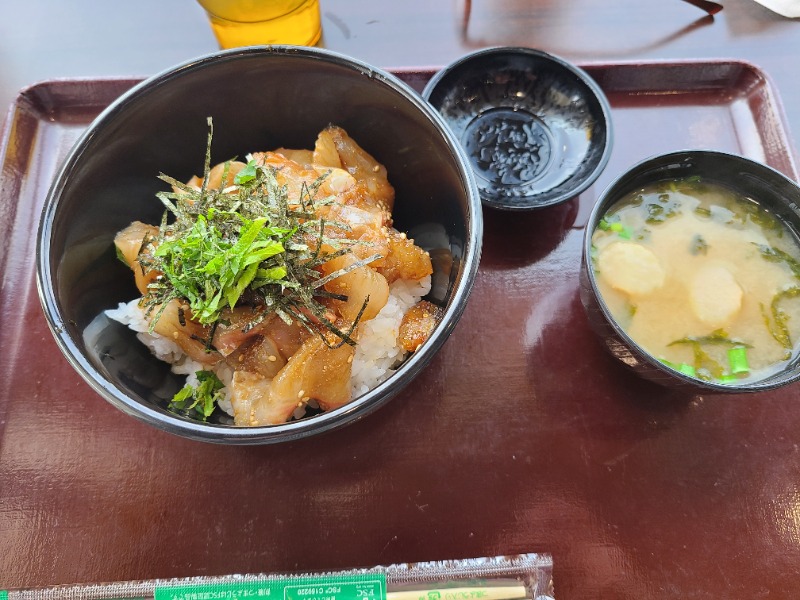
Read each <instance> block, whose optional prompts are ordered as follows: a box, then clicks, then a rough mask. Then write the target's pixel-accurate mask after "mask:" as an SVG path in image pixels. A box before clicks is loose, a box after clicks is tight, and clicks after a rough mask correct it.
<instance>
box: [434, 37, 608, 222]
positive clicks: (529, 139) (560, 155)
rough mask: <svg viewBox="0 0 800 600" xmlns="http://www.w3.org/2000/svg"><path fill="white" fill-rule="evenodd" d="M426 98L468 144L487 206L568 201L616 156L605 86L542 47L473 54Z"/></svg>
mask: <svg viewBox="0 0 800 600" xmlns="http://www.w3.org/2000/svg"><path fill="white" fill-rule="evenodd" d="M423 96H424V97H425V98H426V99H427V100H428V102H430V103H431V104H432V105H433V106H434V107H435V108H436V110H438V111H439V112H440V113H441V115H442V116H443V117H444V119H445V121H446V122H447V124H448V125H449V127H450V128H451V129H452V130H453V133H454V134H455V136H456V137H457V138H458V140H459V141H460V142H461V144H462V146H463V147H464V149H465V151H466V153H467V156H468V157H469V160H470V162H471V164H472V168H473V170H474V171H475V175H476V179H477V182H478V188H479V189H480V193H481V200H482V201H483V203H484V205H486V206H490V207H494V208H500V209H504V210H530V209H535V208H542V207H546V206H551V205H554V204H558V203H561V202H565V201H567V200H569V199H571V198H574V197H575V196H577V195H579V194H580V193H581V192H583V191H584V190H585V189H586V188H588V187H589V186H590V185H591V184H592V183H593V182H594V181H595V180H596V179H597V177H598V176H599V175H600V173H601V172H602V171H603V169H604V168H605V166H606V163H607V162H608V158H609V156H610V153H611V142H612V123H611V111H610V108H609V105H608V100H607V99H606V97H605V95H604V94H603V91H602V90H601V89H600V86H598V85H597V83H596V82H595V81H594V80H592V78H591V77H590V76H589V75H588V74H587V73H586V72H585V71H583V70H582V69H580V68H579V67H577V66H576V65H574V64H572V63H570V62H568V61H566V60H564V59H563V58H560V57H558V56H554V55H552V54H548V53H547V52H543V51H541V50H536V49H533V48H518V47H500V48H489V49H484V50H479V51H477V52H473V53H471V54H467V55H465V56H463V57H462V58H460V59H458V60H456V61H455V62H453V63H452V64H450V65H448V66H446V67H445V68H444V69H442V70H441V71H439V72H438V73H437V74H436V75H434V76H433V78H432V79H431V80H430V81H429V82H428V84H427V86H426V87H425V89H424V90H423Z"/></svg>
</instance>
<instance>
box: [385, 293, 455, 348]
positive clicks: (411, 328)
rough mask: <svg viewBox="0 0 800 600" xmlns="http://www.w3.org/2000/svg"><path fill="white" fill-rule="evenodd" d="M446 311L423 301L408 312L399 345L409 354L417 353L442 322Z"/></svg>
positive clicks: (403, 322)
mask: <svg viewBox="0 0 800 600" xmlns="http://www.w3.org/2000/svg"><path fill="white" fill-rule="evenodd" d="M443 315H444V311H443V310H442V309H441V308H440V307H439V306H436V305H435V304H432V303H431V302H428V301H427V300H422V301H420V302H417V303H416V304H415V305H414V306H412V307H411V308H409V309H408V311H406V314H405V315H403V320H402V321H401V322H400V329H399V332H398V335H397V341H398V343H399V344H400V345H401V346H402V347H403V349H404V350H406V351H407V352H415V351H416V350H417V349H418V348H419V347H420V346H421V345H422V344H424V343H425V342H426V341H427V339H428V338H429V337H430V335H431V333H432V332H433V330H434V328H435V327H436V325H437V324H438V323H439V321H441V320H442V316H443Z"/></svg>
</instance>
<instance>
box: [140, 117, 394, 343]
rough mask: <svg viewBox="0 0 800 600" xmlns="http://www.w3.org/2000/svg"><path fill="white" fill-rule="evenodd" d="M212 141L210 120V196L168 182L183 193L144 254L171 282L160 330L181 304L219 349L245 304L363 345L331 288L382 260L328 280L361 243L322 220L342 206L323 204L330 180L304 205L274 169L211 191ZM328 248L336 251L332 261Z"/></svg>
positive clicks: (304, 194) (154, 298)
mask: <svg viewBox="0 0 800 600" xmlns="http://www.w3.org/2000/svg"><path fill="white" fill-rule="evenodd" d="M212 134H213V127H212V123H211V120H210V119H209V135H208V144H207V148H206V156H205V164H204V170H203V184H202V186H201V188H200V189H196V188H193V187H191V186H188V185H186V184H184V183H181V182H180V181H177V180H175V179H174V178H172V177H169V176H167V175H164V174H161V175H160V176H159V177H160V179H162V180H163V181H165V182H166V183H168V184H170V185H171V186H172V188H173V191H171V192H160V193H159V194H157V196H158V198H159V199H160V200H161V202H162V203H163V204H164V206H165V207H166V209H167V210H166V212H165V214H164V218H163V219H162V222H161V226H160V228H159V233H158V235H157V236H156V237H155V239H152V240H148V241H147V243H145V244H143V245H142V249H141V251H140V254H139V262H140V263H141V265H142V268H143V269H144V268H147V269H148V270H154V271H156V272H158V273H160V274H161V275H160V276H159V277H158V278H157V279H156V280H155V281H154V282H153V283H151V284H150V285H149V286H148V291H147V293H146V294H145V295H144V298H143V307H144V308H145V309H146V311H147V314H148V316H150V315H151V314H152V313H153V311H155V314H154V315H153V316H152V317H151V320H150V325H151V328H152V327H154V326H155V324H156V322H157V321H158V318H159V317H160V314H161V312H162V311H163V310H164V307H165V306H166V304H167V303H168V302H170V301H172V300H174V299H179V300H180V301H182V302H185V303H186V304H188V306H189V311H190V315H188V316H189V317H190V318H191V319H192V320H194V321H197V322H199V323H201V324H203V325H208V326H210V328H211V331H212V334H211V336H210V337H209V339H208V340H207V349H209V350H213V348H212V346H211V344H212V340H213V331H214V329H215V328H216V326H217V325H218V324H219V323H220V320H221V319H222V318H223V315H224V314H225V311H227V310H230V309H233V308H235V307H236V306H239V305H240V304H244V305H247V306H250V307H253V308H254V310H253V315H254V319H256V320H263V318H264V316H265V314H266V313H275V314H277V315H278V316H280V317H281V318H282V319H283V320H284V321H286V322H287V323H291V322H293V321H294V320H297V321H299V322H300V323H301V324H302V325H303V326H304V327H305V328H306V329H308V330H309V331H310V332H312V333H314V334H316V335H319V336H320V337H321V338H322V339H323V340H324V341H325V343H326V344H327V345H329V346H331V347H337V346H340V345H341V344H343V343H347V344H350V345H355V341H354V340H353V339H352V337H351V334H352V333H353V331H354V330H355V328H356V326H357V324H358V321H359V320H360V317H361V313H359V315H358V317H357V318H356V319H355V321H354V322H353V323H351V324H350V325H349V327H348V328H347V329H346V330H342V329H340V328H339V327H337V326H336V325H335V324H334V323H332V322H331V321H330V319H329V318H328V317H327V314H328V310H327V308H326V306H325V305H324V304H322V303H321V302H320V300H321V299H324V298H326V297H329V296H330V294H328V293H327V292H326V291H325V290H324V289H322V286H323V285H324V284H325V283H326V282H328V281H330V280H331V279H334V278H336V277H339V276H341V275H343V274H345V273H347V272H350V271H351V270H353V269H356V268H359V267H361V266H363V265H365V264H368V263H370V262H372V261H374V260H376V259H378V258H380V255H378V254H374V255H372V256H369V257H368V258H365V259H362V260H358V261H352V262H351V263H350V264H349V266H347V267H345V268H343V269H340V270H338V271H336V272H335V273H333V274H330V275H328V276H327V277H322V275H321V273H320V272H319V270H318V269H319V267H320V266H321V265H322V264H324V263H326V262H327V261H329V260H331V259H332V258H335V257H338V256H342V255H344V254H347V253H350V252H351V251H352V247H353V245H354V244H359V243H361V242H357V241H352V240H348V239H343V238H342V236H341V235H334V236H331V235H329V233H330V232H331V231H334V233H335V230H339V232H341V230H347V229H348V226H347V225H345V224H343V223H336V222H329V221H325V220H324V219H321V218H319V217H318V215H317V210H318V209H319V208H320V207H322V206H325V205H327V204H330V203H331V202H332V199H330V198H317V192H318V191H319V188H320V186H321V185H322V183H323V181H324V179H325V177H326V176H327V174H323V175H321V176H320V177H319V178H317V179H316V180H315V181H314V182H312V183H311V184H308V185H306V184H304V185H303V187H302V190H301V192H300V194H299V197H298V198H289V197H288V191H287V188H286V186H282V185H280V184H279V182H278V179H277V175H276V173H277V172H276V170H275V169H274V168H272V167H269V166H265V165H262V164H258V163H257V162H256V161H255V160H250V161H249V162H248V163H247V165H246V166H245V167H244V168H242V169H241V170H240V171H239V172H238V173H236V175H235V176H234V179H233V181H234V184H235V185H233V186H230V187H228V188H224V189H223V185H220V188H221V189H209V188H208V187H207V182H208V179H209V172H210V162H211V138H212ZM229 168H230V163H226V165H225V167H224V171H223V177H222V181H223V182H224V181H226V180H228V178H227V176H228V174H229ZM323 245H324V246H325V247H326V248H329V249H332V250H329V253H328V254H325V253H324V252H322V247H323ZM339 299H346V298H339ZM368 300H369V299H368V298H367V299H366V300H365V301H364V306H363V307H362V313H363V309H364V308H365V307H366V305H367V302H368ZM330 334H333V340H331V336H330Z"/></svg>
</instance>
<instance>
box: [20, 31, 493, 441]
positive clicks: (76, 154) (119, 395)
mask: <svg viewBox="0 0 800 600" xmlns="http://www.w3.org/2000/svg"><path fill="white" fill-rule="evenodd" d="M270 56H275V57H280V58H287V57H288V58H298V59H300V60H320V61H324V62H330V63H333V64H335V65H338V66H341V67H345V68H347V69H349V70H351V71H353V72H355V73H357V74H360V75H363V76H366V77H368V78H369V79H371V80H376V81H378V82H379V83H380V84H382V85H384V86H386V87H388V88H389V89H390V90H392V91H393V92H394V93H396V94H398V95H400V96H401V97H403V98H404V100H406V101H408V102H410V103H411V104H412V105H413V106H414V107H415V108H416V109H417V110H418V111H419V112H421V113H422V114H423V115H424V116H425V117H426V118H427V119H428V121H429V122H430V123H431V124H432V125H433V126H434V128H435V129H436V131H437V133H438V135H439V136H441V137H442V138H443V139H444V141H445V143H446V144H447V146H448V147H449V148H450V150H451V152H452V157H453V160H454V162H455V163H456V166H457V168H458V170H459V171H460V173H459V175H460V179H461V181H462V182H463V186H464V191H465V195H466V209H467V220H466V224H465V225H466V227H465V239H464V253H463V255H462V257H461V262H462V267H461V274H460V276H459V277H458V278H457V279H456V280H455V281H454V283H453V287H452V293H451V297H450V301H449V303H448V306H447V307H446V309H445V313H444V315H443V317H442V321H441V322H440V325H439V326H438V327H437V328H436V329H435V330H434V332H433V334H432V335H431V337H430V338H429V339H428V341H427V343H425V344H424V345H423V347H422V348H421V349H420V351H419V352H415V353H413V354H412V355H410V356H409V357H408V358H407V359H406V361H405V362H404V363H403V365H402V367H401V372H402V375H403V376H402V377H401V378H398V377H397V376H396V375H394V374H393V375H391V376H390V377H389V378H388V379H387V380H385V381H383V382H382V383H380V384H379V385H377V386H376V387H375V388H373V389H372V390H370V391H369V392H367V393H365V394H362V395H361V396H358V397H356V398H354V399H353V400H351V401H350V402H349V403H347V404H345V405H343V406H341V407H339V408H336V409H333V410H330V411H326V412H323V413H321V414H319V415H315V416H313V417H310V418H307V419H301V420H298V421H292V422H287V423H283V424H280V425H269V426H258V427H241V426H235V425H222V424H213V423H205V422H200V421H193V420H190V419H188V418H183V417H181V416H179V415H176V414H173V413H170V412H168V411H167V410H165V409H161V410H158V409H156V408H154V407H151V406H150V405H149V404H147V403H146V402H140V401H137V400H135V399H134V398H133V397H131V396H129V395H127V394H125V393H124V392H122V391H121V390H119V389H118V388H117V387H116V386H115V385H114V384H113V383H111V382H110V381H108V380H107V379H106V378H105V377H104V376H103V375H102V374H101V373H100V372H99V371H98V370H97V369H96V368H95V367H94V365H93V364H92V363H91V362H90V361H89V360H88V359H87V358H86V357H85V356H84V355H83V353H82V352H81V351H80V350H79V348H78V346H77V344H76V343H75V342H74V341H73V340H72V338H71V336H69V335H68V328H67V326H66V323H65V321H64V319H63V315H62V312H61V310H60V305H59V302H58V299H57V297H56V294H55V290H54V285H53V284H54V283H55V280H54V276H55V273H54V270H53V269H51V266H50V255H51V251H52V248H51V235H52V227H53V220H54V217H55V214H56V212H57V208H58V205H59V204H60V202H59V200H60V198H61V195H62V193H63V191H64V189H65V186H66V184H67V182H68V181H69V178H70V173H71V172H72V171H73V170H74V169H75V167H76V165H78V164H79V163H80V160H81V158H82V156H83V154H84V153H85V151H86V149H87V147H88V146H89V144H90V143H91V141H92V139H93V138H94V136H95V135H97V133H98V132H99V131H100V130H102V129H103V128H105V127H107V126H108V125H109V124H110V123H113V122H114V120H115V119H117V118H120V115H122V116H123V117H124V110H125V108H126V107H127V106H128V105H129V104H131V103H133V102H135V101H136V100H137V99H138V98H139V97H140V96H144V95H147V94H148V93H149V92H150V90H152V89H154V88H157V87H160V86H162V85H164V84H166V83H168V82H169V81H171V80H173V79H179V78H181V77H182V76H184V75H189V74H191V72H192V71H196V70H201V69H203V68H205V67H206V66H210V65H215V64H219V63H224V62H228V61H236V60H242V59H252V58H256V59H258V58H260V59H262V60H269V57H270ZM482 240H483V215H482V209H481V202H480V196H479V193H478V188H477V183H476V181H475V179H474V176H473V173H472V168H471V167H470V165H469V161H468V159H467V157H466V154H465V152H464V151H463V149H462V148H461V145H460V144H459V143H458V142H457V141H456V140H455V138H454V136H453V135H452V132H451V131H450V129H449V127H448V126H447V125H446V124H445V122H444V120H443V119H442V118H441V115H439V113H438V111H436V110H435V109H434V108H433V107H432V106H431V105H430V104H428V103H427V102H426V101H425V100H424V99H423V98H422V97H421V96H420V95H419V94H418V93H417V92H416V91H414V90H413V89H412V88H411V87H410V86H409V85H408V84H406V83H405V82H403V81H402V80H400V79H399V78H398V77H396V76H395V75H393V74H391V73H388V72H387V71H385V70H383V69H380V68H378V67H375V66H373V65H370V64H368V63H366V62H364V61H362V60H359V59H356V58H353V57H350V56H347V55H345V54H342V53H339V52H334V51H331V50H326V49H322V48H316V47H305V46H291V45H269V46H248V47H243V48H234V49H229V50H220V51H216V52H211V53H208V54H204V55H201V56H198V57H195V58H192V59H190V60H187V61H184V62H182V63H179V64H177V65H174V66H172V67H169V68H167V69H165V70H163V71H161V72H159V73H156V74H154V75H152V76H150V77H148V78H146V79H144V80H143V81H141V82H139V83H137V84H136V85H134V86H133V87H132V88H130V89H129V90H128V91H126V92H125V93H123V94H122V95H121V96H119V97H118V98H116V99H115V100H114V101H113V102H111V104H109V106H107V107H106V108H105V109H104V110H103V111H101V112H100V114H99V115H98V116H97V117H96V118H95V119H94V120H93V121H92V122H91V123H90V124H89V125H88V126H87V128H86V129H85V130H84V131H83V132H82V133H81V135H80V136H79V137H78V139H77V140H76V141H75V143H74V144H73V146H72V147H71V149H70V150H69V152H68V154H67V155H66V157H65V158H64V159H63V162H62V164H61V166H60V167H59V169H58V171H57V173H56V176H55V177H54V179H53V181H52V183H51V185H50V187H49V189H48V191H47V194H46V197H45V201H44V205H43V207H42V212H41V215H40V218H39V225H38V230H37V240H36V286H37V291H38V295H39V300H40V303H41V306H42V310H43V312H44V314H45V317H46V320H47V323H48V326H49V328H50V331H51V333H52V334H53V337H54V338H55V341H56V343H57V345H58V347H59V349H60V350H61V352H62V354H63V355H64V357H65V358H66V359H67V361H68V362H69V363H70V364H71V365H72V367H73V368H74V369H75V370H76V371H77V372H78V374H79V375H80V376H81V377H82V378H83V379H84V381H86V382H87V383H88V384H89V385H90V386H91V387H92V389H94V391H95V392H97V393H98V394H99V395H100V396H102V397H103V398H104V399H105V400H106V401H108V402H109V403H110V404H112V405H114V406H116V407H117V408H118V409H120V410H121V411H122V412H124V413H126V414H128V415H130V416H133V417H135V418H137V419H139V420H141V421H144V422H147V423H149V424H151V425H154V426H155V427H157V428H159V429H162V430H164V431H167V432H169V433H172V434H176V435H179V436H182V437H185V438H189V439H194V440H199V441H205V442H213V443H220V444H271V443H279V442H286V441H291V440H296V439H299V438H303V437H307V436H311V435H316V434H320V433H323V432H325V431H329V430H332V429H334V428H339V427H341V426H344V425H346V424H349V423H353V422H355V421H357V420H360V419H361V418H362V417H364V416H366V415H368V414H370V413H371V412H373V411H374V410H377V409H378V408H380V407H381V406H383V405H384V404H385V403H386V402H388V401H389V400H390V399H392V398H393V397H395V396H396V395H397V394H398V393H399V392H400V391H401V390H402V389H403V388H404V387H406V385H408V383H410V381H411V380H412V379H414V378H415V377H416V376H417V375H418V374H419V373H420V372H421V371H422V370H423V368H424V367H425V366H426V365H427V364H428V363H429V362H430V360H431V359H432V358H433V356H434V355H435V354H436V353H437V352H438V350H439V349H440V348H441V346H442V345H443V344H444V342H445V340H446V339H447V337H448V336H449V335H450V333H451V331H452V330H453V328H454V327H455V325H456V324H457V322H458V320H459V319H460V317H461V315H462V314H463V311H464V309H465V305H466V301H467V298H468V296H469V294H470V292H471V290H472V288H473V287H474V283H475V278H476V274H477V270H478V264H479V262H480V256H481V250H482ZM110 308H111V307H110Z"/></svg>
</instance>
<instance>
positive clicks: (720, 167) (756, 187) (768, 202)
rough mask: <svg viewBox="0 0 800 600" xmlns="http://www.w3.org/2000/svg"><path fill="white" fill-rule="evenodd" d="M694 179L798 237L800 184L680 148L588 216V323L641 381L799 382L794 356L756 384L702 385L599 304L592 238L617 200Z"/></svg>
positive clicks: (644, 166)
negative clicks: (750, 204)
mask: <svg viewBox="0 0 800 600" xmlns="http://www.w3.org/2000/svg"><path fill="white" fill-rule="evenodd" d="M693 176H699V177H701V178H702V180H703V181H711V182H716V183H719V184H722V185H724V186H726V187H727V188H729V189H732V190H733V191H735V192H739V193H740V194H742V195H744V196H746V197H749V198H753V199H755V200H757V201H758V202H759V203H760V204H761V205H762V206H764V207H765V208H767V209H769V210H770V211H772V213H773V214H775V215H776V216H778V217H779V218H780V219H781V220H782V221H783V222H784V224H785V225H786V226H787V227H788V228H789V229H790V231H791V232H792V233H793V234H794V235H795V236H798V232H799V231H800V186H798V185H797V183H795V182H794V181H792V180H791V179H789V178H788V177H786V176H785V175H783V174H782V173H780V172H778V171H776V170H775V169H773V168H771V167H768V166H766V165H764V164H761V163H759V162H756V161H754V160H750V159H747V158H744V157H741V156H737V155H734V154H728V153H724V152H716V151H710V150H685V151H680V152H673V153H669V154H663V155H659V156H655V157H652V158H649V159H647V160H644V161H643V162H640V163H638V164H636V165H635V166H633V167H632V168H631V169H629V170H628V171H626V172H625V173H623V174H622V175H621V176H619V177H618V178H617V179H616V180H615V181H613V182H612V183H611V184H610V185H609V186H608V188H607V189H606V190H605V191H604V192H603V193H602V194H601V196H600V198H599V199H598V201H597V203H596V204H595V206H594V209H593V210H592V213H591V215H590V217H589V222H588V224H587V226H586V232H585V237H584V243H583V252H582V264H581V272H580V297H581V301H582V303H583V306H584V308H585V310H586V314H587V316H588V319H589V324H590V326H591V327H592V329H593V330H594V332H595V333H596V334H597V335H598V336H599V338H600V339H601V340H602V342H603V343H604V345H605V347H606V349H607V350H608V351H609V352H611V354H612V355H613V356H615V357H616V358H617V359H619V360H620V361H621V362H622V363H624V364H625V365H627V366H628V367H629V368H630V369H631V370H632V371H634V372H635V373H636V374H638V375H640V376H641V377H644V378H645V379H648V380H650V381H653V382H656V383H658V384H661V385H664V386H667V387H670V388H678V389H685V390H687V391H692V392H700V393H727V394H731V393H742V392H759V391H764V390H770V389H774V388H778V387H781V386H785V385H788V384H790V383H793V382H795V381H797V380H798V379H800V357H798V356H796V355H795V356H794V357H793V358H792V359H791V361H789V363H787V364H786V366H785V368H784V369H783V370H781V371H779V372H776V373H774V374H773V375H771V376H769V377H767V378H765V379H761V380H754V381H742V382H741V383H733V384H723V383H718V382H713V381H702V380H699V379H695V378H694V377H690V376H688V375H685V374H683V373H680V372H678V371H676V370H674V369H671V368H669V367H667V366H666V365H664V364H663V363H662V362H660V361H659V360H657V359H656V358H655V357H653V356H652V355H650V354H648V352H646V351H645V350H644V349H643V348H642V347H641V346H640V345H639V344H638V343H637V342H636V341H635V340H633V339H632V338H631V337H630V336H629V335H628V334H627V333H626V332H625V330H624V329H623V328H622V327H621V326H620V324H619V323H618V322H617V321H616V319H615V318H614V316H613V315H612V314H611V311H610V310H609V308H608V306H607V305H606V303H605V302H604V301H603V297H602V295H601V293H600V290H599V288H598V282H597V279H596V277H595V273H594V270H593V268H592V262H591V252H592V235H593V233H594V231H595V229H596V228H597V226H598V223H599V222H600V219H601V218H602V217H603V215H605V213H606V212H607V211H608V209H609V208H611V207H612V206H613V205H614V204H615V203H616V202H617V201H619V200H621V199H622V198H623V197H624V196H625V195H626V194H628V193H630V192H632V191H634V190H637V189H641V188H643V187H645V186H646V185H648V184H651V183H655V182H657V181H661V180H665V179H675V178H686V177H693ZM798 239H800V238H798Z"/></svg>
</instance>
